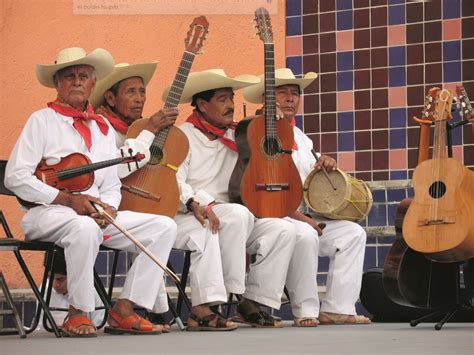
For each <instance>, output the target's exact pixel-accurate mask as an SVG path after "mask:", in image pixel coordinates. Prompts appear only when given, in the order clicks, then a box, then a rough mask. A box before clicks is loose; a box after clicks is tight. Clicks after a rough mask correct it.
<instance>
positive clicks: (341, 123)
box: [337, 112, 354, 132]
mask: <svg viewBox="0 0 474 355" xmlns="http://www.w3.org/2000/svg"><path fill="white" fill-rule="evenodd" d="M337 130H338V131H339V132H343V131H353V130H354V113H353V112H340V113H338V114H337Z"/></svg>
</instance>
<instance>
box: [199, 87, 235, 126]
mask: <svg viewBox="0 0 474 355" xmlns="http://www.w3.org/2000/svg"><path fill="white" fill-rule="evenodd" d="M197 105H198V107H199V110H200V111H201V112H202V114H203V116H204V118H205V119H206V121H208V122H209V123H210V124H212V125H213V126H215V127H219V128H225V127H228V126H229V125H230V124H231V123H232V120H233V119H234V90H232V89H231V88H224V89H217V90H216V91H215V92H214V96H213V97H212V98H211V99H210V100H209V101H206V100H203V99H198V100H197Z"/></svg>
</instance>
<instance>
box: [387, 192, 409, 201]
mask: <svg viewBox="0 0 474 355" xmlns="http://www.w3.org/2000/svg"><path fill="white" fill-rule="evenodd" d="M406 197H407V190H406V189H390V190H387V202H400V201H401V200H403V199H405V198H406Z"/></svg>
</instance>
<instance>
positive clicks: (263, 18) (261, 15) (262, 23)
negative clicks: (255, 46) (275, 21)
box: [254, 7, 273, 43]
mask: <svg viewBox="0 0 474 355" xmlns="http://www.w3.org/2000/svg"><path fill="white" fill-rule="evenodd" d="M254 21H255V28H256V29H257V34H258V36H259V37H260V39H261V40H262V41H263V42H264V43H273V31H272V22H271V20H270V14H269V13H268V10H267V9H266V8H264V7H260V8H258V9H257V10H255V20H254Z"/></svg>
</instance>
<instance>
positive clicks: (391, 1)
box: [388, 0, 405, 6]
mask: <svg viewBox="0 0 474 355" xmlns="http://www.w3.org/2000/svg"><path fill="white" fill-rule="evenodd" d="M404 3H405V0H388V5H389V6H390V5H396V4H404Z"/></svg>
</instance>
